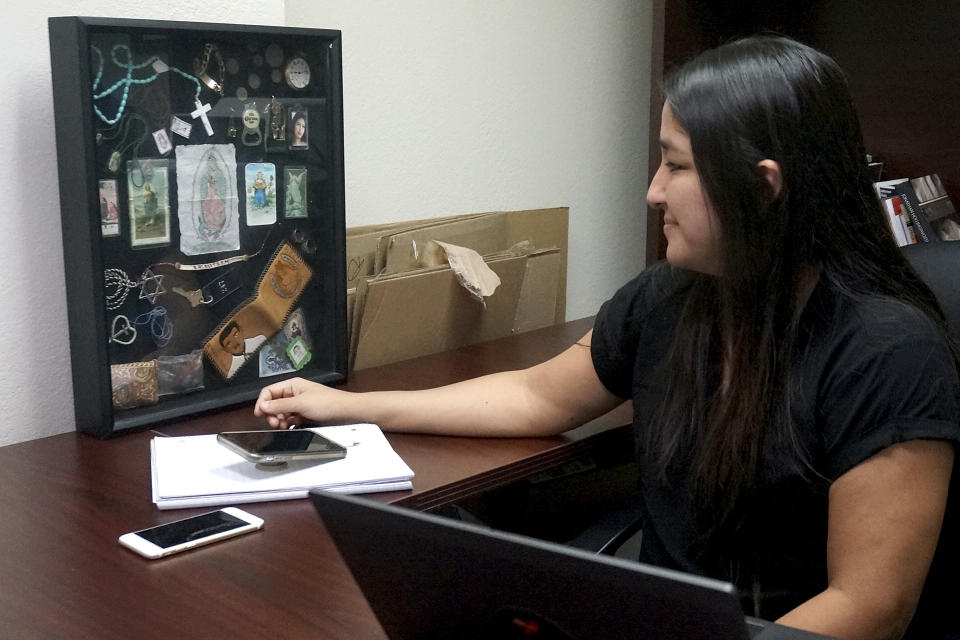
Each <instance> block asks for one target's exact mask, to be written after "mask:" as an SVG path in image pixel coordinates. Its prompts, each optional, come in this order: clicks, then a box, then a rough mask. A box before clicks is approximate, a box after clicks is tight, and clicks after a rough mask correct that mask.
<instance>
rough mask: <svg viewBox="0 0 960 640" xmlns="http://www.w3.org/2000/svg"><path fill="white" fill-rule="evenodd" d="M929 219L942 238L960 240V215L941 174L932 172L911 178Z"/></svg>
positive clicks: (911, 183)
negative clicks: (948, 193)
mask: <svg viewBox="0 0 960 640" xmlns="http://www.w3.org/2000/svg"><path fill="white" fill-rule="evenodd" d="M910 185H911V186H912V187H913V190H914V192H915V193H916V195H917V199H918V201H919V203H920V209H921V210H922V211H923V213H924V215H925V216H926V218H927V220H929V221H930V223H931V224H932V225H933V227H934V229H935V230H936V233H937V235H938V236H939V237H940V238H941V239H942V240H960V216H958V215H957V209H956V207H954V206H953V202H952V201H951V200H950V196H949V195H947V190H946V189H944V187H943V182H941V181H940V176H939V175H938V174H936V173H931V174H930V175H928V176H922V177H920V178H913V179H912V180H910Z"/></svg>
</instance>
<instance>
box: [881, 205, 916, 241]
mask: <svg viewBox="0 0 960 640" xmlns="http://www.w3.org/2000/svg"><path fill="white" fill-rule="evenodd" d="M883 210H884V211H886V212H887V218H888V221H889V222H890V230H891V231H892V232H893V237H894V238H895V239H896V241H897V245H899V246H901V247H904V246H906V245H908V244H914V243H915V242H917V236H916V234H915V233H914V231H913V225H912V224H911V223H910V222H908V218H907V216H906V214H905V211H906V209H905V207H904V206H903V200H902V199H901V198H900V196H890V197H889V198H884V199H883Z"/></svg>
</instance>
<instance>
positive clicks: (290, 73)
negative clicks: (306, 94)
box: [283, 56, 310, 89]
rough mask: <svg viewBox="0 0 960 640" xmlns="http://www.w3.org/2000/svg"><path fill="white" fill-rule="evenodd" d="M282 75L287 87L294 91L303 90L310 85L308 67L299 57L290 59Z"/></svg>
mask: <svg viewBox="0 0 960 640" xmlns="http://www.w3.org/2000/svg"><path fill="white" fill-rule="evenodd" d="M283 75H284V77H285V78H286V79H287V84H288V85H290V86H291V87H293V88H294V89H303V88H304V87H305V86H307V85H308V84H310V65H309V64H307V61H306V60H304V59H303V58H301V57H299V56H297V57H295V58H290V61H289V62H287V68H286V69H284V72H283Z"/></svg>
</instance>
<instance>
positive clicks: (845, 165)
mask: <svg viewBox="0 0 960 640" xmlns="http://www.w3.org/2000/svg"><path fill="white" fill-rule="evenodd" d="M664 93H665V97H666V102H667V104H668V105H669V107H670V110H671V112H672V114H673V116H674V118H675V120H676V121H677V123H678V124H679V125H680V126H681V127H682V128H683V130H684V131H685V132H686V133H687V134H688V135H689V137H690V142H691V147H692V151H693V158H694V163H695V165H696V170H697V172H698V175H699V177H700V181H701V184H702V187H703V190H704V195H705V197H706V200H707V202H708V206H709V208H710V209H711V212H712V214H713V215H715V217H716V220H717V221H718V223H719V224H718V227H719V229H720V245H721V248H720V260H721V263H722V264H721V265H720V274H721V275H719V276H717V277H714V276H707V275H697V276H695V278H694V283H693V284H692V286H691V289H690V292H689V295H688V296H687V298H686V302H685V303H684V308H683V311H682V313H681V317H680V320H679V322H678V325H677V327H676V330H675V334H674V337H673V342H672V345H671V347H670V350H669V353H668V356H667V359H666V363H665V365H666V366H665V369H664V371H665V374H664V375H665V376H666V379H667V385H668V387H667V391H666V393H665V394H664V396H663V398H664V400H663V404H662V406H661V407H660V409H659V411H658V412H656V413H655V419H654V420H653V421H652V423H651V425H650V429H648V430H647V431H646V434H647V435H646V436H645V438H646V442H645V443H642V444H643V445H644V446H643V447H642V450H643V451H644V452H645V455H646V457H647V462H648V463H652V464H653V465H655V466H654V468H656V469H658V470H659V471H660V472H661V473H662V476H663V477H664V478H665V479H666V478H667V477H668V476H670V474H671V472H670V470H671V468H677V467H679V466H682V465H689V472H688V479H689V481H690V484H691V489H692V491H693V493H694V497H695V500H696V504H697V506H698V515H699V516H700V517H701V518H702V521H703V523H705V526H706V528H707V529H711V530H715V529H716V528H718V527H721V526H723V527H731V526H732V527H734V528H735V527H736V524H737V519H738V517H739V516H738V513H740V509H739V508H738V507H739V506H740V505H741V504H742V500H744V499H745V498H746V497H747V496H749V495H750V493H751V491H752V490H753V489H754V488H755V486H756V483H757V481H758V479H759V474H760V473H761V456H762V453H763V451H764V450H770V449H771V448H773V449H774V450H781V451H786V452H788V453H789V454H790V456H789V457H790V458H791V459H794V460H797V461H798V463H797V464H798V467H800V468H801V469H803V468H809V467H808V466H807V465H808V462H809V461H808V452H805V451H803V450H802V446H801V445H800V444H799V442H800V441H799V438H798V437H797V434H796V431H795V425H794V424H793V421H792V420H791V412H790V404H791V398H792V397H793V396H792V393H793V390H792V388H791V382H792V381H791V371H790V370H791V363H792V362H793V360H794V358H795V355H796V354H795V346H796V344H797V333H798V322H799V318H800V314H801V312H802V310H803V308H802V306H803V304H804V300H805V299H804V298H803V296H801V295H798V292H800V291H802V290H803V287H804V284H805V283H808V282H809V281H810V280H813V281H816V279H817V278H819V280H820V282H821V283H822V284H825V285H826V286H829V287H830V288H831V290H833V291H836V292H838V293H839V295H843V296H851V297H856V296H862V295H878V294H879V295H889V296H893V297H896V298H898V299H901V300H904V301H905V302H907V303H908V304H912V305H914V306H916V307H917V308H919V309H920V310H922V311H923V312H925V313H926V314H927V315H929V316H930V317H931V318H932V319H933V320H934V322H936V323H937V324H938V325H939V326H940V327H942V328H943V331H944V333H945V334H947V333H948V330H947V325H946V321H945V319H944V317H943V314H942V312H941V311H940V309H939V306H938V304H937V302H936V298H935V297H934V295H933V294H932V293H931V291H930V290H929V289H928V288H927V286H926V285H925V284H924V283H923V282H922V281H921V280H920V278H919V276H918V275H917V274H916V273H915V272H914V271H913V269H912V268H911V267H910V266H909V264H908V263H907V261H906V260H905V259H904V257H903V256H902V254H901V252H900V250H899V249H898V247H897V245H896V242H895V241H894V239H893V236H892V234H891V233H890V228H889V225H888V223H887V220H886V216H885V214H884V212H883V210H882V208H881V206H880V203H879V200H878V198H877V196H876V195H875V193H874V191H873V186H872V183H871V180H870V177H869V175H868V173H867V167H866V156H865V153H864V148H863V141H862V135H861V131H860V124H859V121H858V118H857V115H856V112H855V109H854V106H853V101H852V99H851V96H850V92H849V90H848V88H847V84H846V80H845V78H844V75H843V72H842V71H841V70H840V68H839V67H838V65H837V64H836V63H835V62H834V61H833V60H832V59H831V58H830V57H829V56H827V55H825V54H823V53H821V52H819V51H816V50H815V49H812V48H810V47H808V46H806V45H803V44H801V43H799V42H796V41H794V40H791V39H788V38H784V37H778V36H754V37H750V38H745V39H742V40H738V41H735V42H731V43H728V44H725V45H722V46H720V47H718V48H715V49H711V50H709V51H706V52H704V53H701V54H699V55H698V56H696V57H694V58H692V59H691V60H689V61H688V62H686V63H684V64H683V65H682V66H680V67H678V68H677V69H676V70H675V71H673V72H672V73H671V74H670V75H669V76H668V77H667V78H666V79H665V82H664ZM764 159H771V160H774V161H775V162H777V163H778V165H779V168H780V172H781V175H782V186H781V188H780V189H779V190H778V191H777V190H774V189H771V187H770V184H769V183H768V182H767V180H766V179H765V177H764V174H763V172H762V171H761V169H760V167H758V163H760V161H762V160H764ZM717 363H719V364H717ZM684 452H692V453H684ZM671 465H674V467H671Z"/></svg>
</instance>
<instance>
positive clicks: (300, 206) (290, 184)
mask: <svg viewBox="0 0 960 640" xmlns="http://www.w3.org/2000/svg"><path fill="white" fill-rule="evenodd" d="M283 190H284V193H286V205H285V206H284V208H283V217H284V218H306V217H307V168H306V167H284V169H283Z"/></svg>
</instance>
